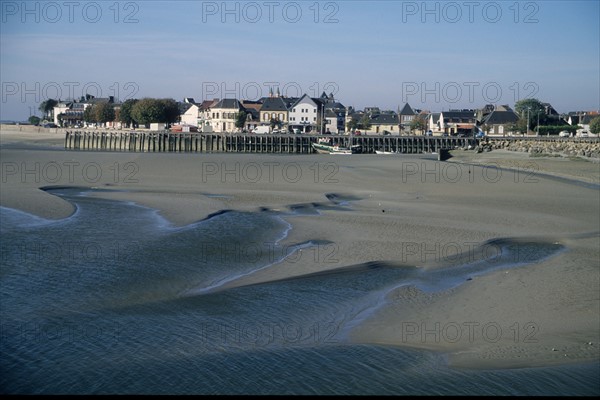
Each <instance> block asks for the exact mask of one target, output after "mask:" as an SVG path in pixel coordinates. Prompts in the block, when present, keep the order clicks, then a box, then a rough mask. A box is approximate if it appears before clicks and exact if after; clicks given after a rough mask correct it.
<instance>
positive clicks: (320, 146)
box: [312, 143, 352, 154]
mask: <svg viewBox="0 0 600 400" xmlns="http://www.w3.org/2000/svg"><path fill="white" fill-rule="evenodd" d="M312 147H313V149H315V150H316V152H317V153H320V154H352V150H351V149H349V148H347V147H340V146H337V145H336V146H333V145H330V144H325V143H313V144H312Z"/></svg>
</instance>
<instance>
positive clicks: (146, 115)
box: [131, 98, 165, 125]
mask: <svg viewBox="0 0 600 400" xmlns="http://www.w3.org/2000/svg"><path fill="white" fill-rule="evenodd" d="M131 117H132V118H133V120H134V121H135V122H136V123H138V124H139V125H148V124H150V123H153V122H165V116H164V107H163V106H162V105H161V103H160V102H159V101H158V100H157V99H151V98H144V99H141V100H140V101H138V102H136V103H135V104H134V105H133V107H132V109H131Z"/></svg>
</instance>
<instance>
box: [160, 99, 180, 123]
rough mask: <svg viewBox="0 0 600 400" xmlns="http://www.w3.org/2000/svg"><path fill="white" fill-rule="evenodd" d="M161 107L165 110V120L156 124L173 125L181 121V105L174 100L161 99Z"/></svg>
mask: <svg viewBox="0 0 600 400" xmlns="http://www.w3.org/2000/svg"><path fill="white" fill-rule="evenodd" d="M158 103H159V105H160V106H161V107H162V109H163V118H162V120H160V121H156V122H166V123H167V124H172V123H174V122H178V121H179V119H180V115H181V114H180V112H179V105H178V104H177V102H176V101H175V100H173V99H159V100H158Z"/></svg>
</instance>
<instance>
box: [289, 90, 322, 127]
mask: <svg viewBox="0 0 600 400" xmlns="http://www.w3.org/2000/svg"><path fill="white" fill-rule="evenodd" d="M324 111H325V103H324V102H323V100H322V99H320V98H315V97H309V96H308V95H307V94H304V95H303V96H302V97H300V98H299V99H298V100H297V101H296V102H294V103H293V104H292V105H291V106H290V108H289V122H288V126H289V129H290V130H298V131H299V132H300V133H321V131H322V130H323V129H324V126H323V124H322V121H323V115H324ZM323 132H324V131H323Z"/></svg>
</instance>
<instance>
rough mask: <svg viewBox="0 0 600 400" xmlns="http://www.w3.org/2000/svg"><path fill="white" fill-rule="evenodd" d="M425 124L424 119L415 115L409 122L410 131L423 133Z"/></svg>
mask: <svg viewBox="0 0 600 400" xmlns="http://www.w3.org/2000/svg"><path fill="white" fill-rule="evenodd" d="M426 126H427V123H426V122H425V117H424V116H422V115H417V116H416V117H415V118H414V119H413V120H412V121H410V125H409V127H410V130H411V131H423V132H425V127H426Z"/></svg>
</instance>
